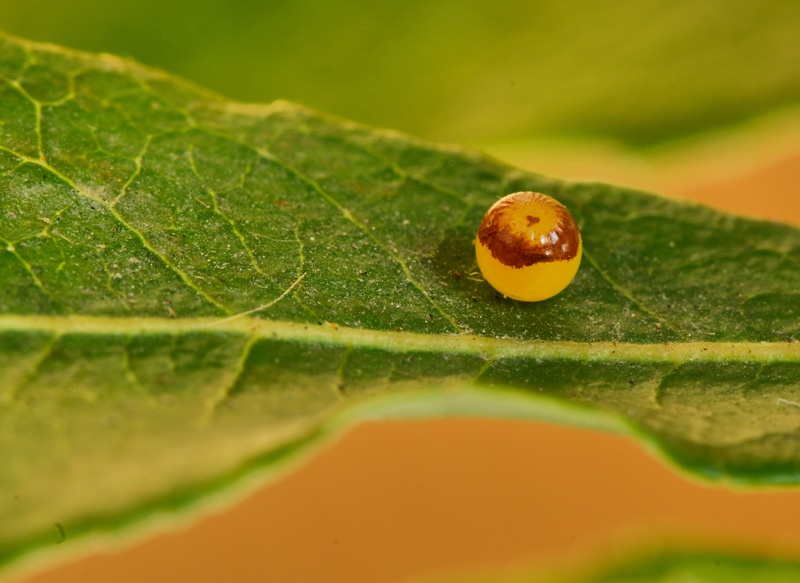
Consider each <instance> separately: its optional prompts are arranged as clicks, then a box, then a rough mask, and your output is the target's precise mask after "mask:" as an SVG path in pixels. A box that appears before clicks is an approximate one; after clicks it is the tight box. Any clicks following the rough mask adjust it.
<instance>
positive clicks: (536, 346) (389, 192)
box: [0, 40, 800, 563]
mask: <svg viewBox="0 0 800 583" xmlns="http://www.w3.org/2000/svg"><path fill="white" fill-rule="evenodd" d="M520 190H534V191H540V192H544V193H546V194H550V195H552V196H554V197H555V198H557V199H559V200H561V201H562V202H563V203H564V204H565V205H566V206H567V207H568V208H569V209H570V211H571V212H572V213H573V214H574V216H575V218H576V219H577V221H578V223H579V225H580V227H581V229H582V233H583V241H584V260H583V264H582V265H581V268H580V270H579V272H578V274H577V276H576V278H575V280H574V281H573V283H572V284H571V285H570V286H569V287H568V288H567V289H566V290H565V291H564V292H563V293H561V294H560V295H558V296H556V297H555V298H552V299H550V300H547V301H544V302H540V303H520V302H514V301H511V300H509V299H506V298H504V297H502V296H501V295H500V294H498V293H497V292H495V291H494V290H493V289H492V288H491V287H490V286H489V285H488V284H487V283H486V282H485V281H484V280H483V278H482V276H481V274H480V273H479V271H478V269H477V265H476V261H475V255H474V247H473V245H474V243H473V240H474V237H475V233H476V230H477V228H478V225H479V224H480V221H481V219H482V217H483V215H484V213H485V212H486V210H487V209H488V208H489V207H490V206H491V205H492V204H493V203H494V201H496V200H497V199H498V198H499V197H501V196H503V195H505V194H508V193H510V192H515V191H520ZM799 262H800V232H798V230H797V229H794V228H791V227H788V226H782V225H777V224H769V223H764V222H757V221H749V220H746V219H742V218H736V217H731V216H729V215H726V214H723V213H719V212H716V211H713V210H711V209H706V208H702V207H698V206H694V205H689V204H684V203H679V202H675V201H669V200H666V199H662V198H658V197H655V196H651V195H647V194H643V193H639V192H634V191H630V190H625V189H622V188H616V187H611V186H606V185H598V184H571V183H567V182H563V181H559V180H556V179H551V178H546V177H542V176H537V175H533V174H528V173H523V172H521V171H518V170H515V169H513V168H509V167H507V166H505V165H503V164H501V163H499V162H497V161H494V160H491V159H489V158H487V157H485V156H482V155H479V154H476V153H472V152H468V151H464V150H461V149H457V148H447V147H441V146H436V145H432V144H426V143H421V142H419V141H417V140H414V139H412V138H409V137H407V136H401V135H398V134H395V133H392V132H386V131H378V130H374V129H370V128H366V127H362V126H358V125H356V124H353V123H349V122H345V121H341V120H335V119H331V118H329V117H326V116H324V115H321V114H317V113H314V112H310V111H307V110H305V109H303V108H300V107H298V106H294V105H291V104H287V103H275V104H272V105H270V106H248V105H242V104H236V103H231V102H228V101H226V100H224V99H222V98H220V97H218V96H214V95H210V94H208V93H206V92H204V91H202V90H200V89H197V88H195V87H192V86H190V85H188V84H186V83H184V82H182V81H181V80H179V79H175V78H172V77H170V76H168V75H166V74H163V73H158V72H153V71H149V70H146V69H143V68H141V67H139V66H137V65H135V64H132V63H129V62H126V61H122V60H119V59H116V58H113V57H108V56H103V57H95V56H91V55H84V54H76V53H71V52H68V51H64V50H61V49H57V48H54V47H43V46H38V45H33V44H28V43H24V42H22V41H16V40H6V41H4V42H3V43H2V44H0V459H2V460H3V463H2V464H0V524H2V526H3V528H1V529H0V563H3V562H7V561H10V560H11V559H12V558H14V557H16V556H19V555H21V554H23V553H24V552H25V551H26V550H28V549H30V548H34V547H39V546H41V545H45V544H51V543H52V535H53V533H52V530H53V526H52V525H53V524H54V523H55V522H58V523H60V524H62V525H63V526H64V528H65V529H66V531H67V532H68V533H69V536H70V537H76V536H78V535H79V534H81V533H85V532H89V531H90V530H92V529H100V528H113V527H115V526H117V525H119V524H121V523H124V522H125V521H134V520H136V519H138V518H141V517H143V516H146V515H147V514H148V513H149V512H152V511H153V510H155V509H158V508H164V507H175V506H181V505H184V504H188V503H189V502H190V501H191V500H193V499H195V498H197V497H199V496H201V495H203V493H205V492H208V491H210V490H212V489H214V488H220V487H223V486H226V485H228V484H230V483H232V482H233V481H234V480H235V479H237V478H238V477H240V476H242V475H244V474H246V473H248V472H251V471H253V470H254V468H257V467H261V468H263V467H266V468H268V469H272V464H274V463H276V460H277V459H278V458H282V457H284V456H287V455H289V454H290V453H294V452H295V451H296V450H297V449H298V448H299V447H300V445H303V444H306V443H308V442H310V441H313V440H315V439H318V438H319V437H320V436H321V435H324V434H326V433H327V434H330V433H334V432H335V431H336V430H337V429H338V428H340V427H341V426H342V425H343V424H345V423H346V422H351V421H353V420H357V419H362V418H364V417H370V416H372V417H381V416H431V415H454V414H477V415H490V414H492V415H494V414H502V415H512V416H517V417H527V418H537V419H540V418H552V417H557V418H559V419H562V420H563V419H569V420H570V421H574V420H575V419H576V418H579V419H580V421H579V422H586V423H590V424H603V425H604V426H610V427H614V428H616V429H618V430H621V431H630V432H633V433H635V434H638V435H640V436H642V437H643V438H644V439H646V440H648V441H650V442H652V443H653V444H654V445H655V446H656V447H659V448H661V449H662V450H663V451H664V452H665V453H666V454H667V455H668V456H669V457H671V458H672V459H676V460H679V461H680V462H682V463H683V465H684V466H685V467H688V468H690V469H692V470H695V471H697V472H700V473H702V474H704V475H706V476H713V477H718V476H725V477H730V478H731V479H736V480H740V481H742V482H748V481H750V482H769V483H775V482H795V483H796V482H797V481H798V480H800V456H798V453H797V452H798V451H800V449H799V448H798V447H797V444H796V443H795V442H796V438H795V437H794V435H795V434H796V428H797V427H799V426H800V395H799V394H798V391H800V386H798V385H799V383H800V368H799V367H800V364H798V363H799V362H800V354H799V353H798V351H797V344H796V343H793V342H794V340H795V339H796V338H797V335H798V329H799V327H800V310H799V309H798V308H800V303H799V300H798V298H799V297H800V296H798V292H797V290H798V289H800V269H798V265H799ZM734 343H736V344H734ZM378 396H383V397H384V398H382V399H377V398H375V397H378ZM558 403H560V404H559V405H557V404H558ZM393 407H394V408H393ZM556 409H557V410H558V412H557V413H553V411H554V410H556ZM587 411H590V412H594V416H592V421H586V419H587V418H588V416H587V413H586V412H587ZM598 411H602V412H603V413H602V414H601V413H598ZM56 490H57V491H56ZM54 492H55V493H54Z"/></svg>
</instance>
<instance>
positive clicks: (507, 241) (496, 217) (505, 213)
mask: <svg viewBox="0 0 800 583" xmlns="http://www.w3.org/2000/svg"><path fill="white" fill-rule="evenodd" d="M522 204H528V205H530V204H537V205H545V206H547V207H549V209H550V210H551V211H552V212H554V213H555V215H556V220H555V224H554V225H553V227H552V228H551V229H549V230H546V231H545V230H541V226H543V225H540V223H541V219H540V218H539V217H534V216H533V215H527V216H526V222H527V227H528V228H524V225H520V221H519V220H513V218H514V217H513V213H514V212H515V210H516V209H515V207H517V205H522ZM517 212H518V211H517ZM531 219H539V220H533V221H532V220H531ZM536 225H540V229H536V228H535V227H536ZM520 227H523V228H520ZM531 235H534V236H533V237H532V236H531ZM542 235H544V239H545V242H542V238H543V237H542ZM478 240H479V241H480V243H481V245H483V246H484V247H486V248H487V249H489V251H490V252H491V254H492V257H494V258H495V259H497V260H498V261H500V262H501V263H503V264H504V265H508V266H509V267H516V268H522V267H527V266H529V265H534V264H535V263H544V262H550V261H569V260H570V259H573V258H574V257H575V256H576V255H577V254H578V247H579V242H580V232H579V231H578V225H577V224H576V223H575V219H573V218H572V215H571V214H570V212H569V211H568V210H567V209H566V207H565V206H564V205H562V204H561V203H559V202H558V201H556V200H554V199H552V198H550V197H549V196H546V195H543V194H540V193H538V192H516V193H514V194H509V195H508V196H506V197H504V198H501V199H500V200H499V201H497V202H496V203H495V204H494V206H492V208H490V209H489V212H488V213H486V216H485V217H483V221H481V226H480V228H479V229H478Z"/></svg>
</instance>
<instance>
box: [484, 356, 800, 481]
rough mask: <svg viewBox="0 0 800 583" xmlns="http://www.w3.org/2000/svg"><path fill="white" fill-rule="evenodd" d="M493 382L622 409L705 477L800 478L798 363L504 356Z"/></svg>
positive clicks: (489, 374) (487, 377)
mask: <svg viewBox="0 0 800 583" xmlns="http://www.w3.org/2000/svg"><path fill="white" fill-rule="evenodd" d="M479 382H480V383H481V384H485V385H488V386H490V387H495V388H500V387H513V388H517V389H521V390H524V391H528V392H531V393H534V394H539V395H547V396H552V397H556V398H558V399H562V400H566V401H570V402H574V403H582V404H586V405H591V406H593V407H599V408H601V409H607V410H612V411H615V412H618V413H621V414H622V415H623V416H624V417H625V418H626V419H629V420H631V421H632V422H633V424H634V426H635V427H636V430H637V431H640V432H642V433H643V434H644V435H647V436H657V447H659V448H660V449H662V450H663V451H664V453H665V454H666V455H668V456H669V457H671V458H673V459H677V460H679V461H680V462H681V463H682V464H683V465H684V466H686V467H689V468H691V469H693V470H694V471H696V472H698V473H701V474H705V475H706V476H709V477H721V476H728V477H730V476H741V477H743V476H749V478H751V479H752V478H756V477H758V478H759V479H764V480H766V481H770V479H773V480H775V481H778V482H791V481H794V480H796V479H797V477H798V475H800V454H798V451H800V450H798V448H797V443H798V438H797V435H796V428H797V427H798V426H800V363H797V362H790V363H786V362H784V363H769V364H765V363H761V364H757V363H751V362H740V363H731V362H724V363H721V362H702V363H693V362H688V363H683V364H672V363H668V362H664V363H658V362H656V363H631V362H624V361H616V362H614V361H611V362H607V363H601V362H596V363H591V362H588V363H579V362H575V361H574V360H558V359H557V360H549V359H541V358H539V359H534V358H523V359H518V358H515V359H501V360H498V361H496V362H494V363H493V364H492V366H491V367H490V368H489V369H488V370H487V371H486V372H485V373H484V374H483V375H482V376H481V377H480V379H479Z"/></svg>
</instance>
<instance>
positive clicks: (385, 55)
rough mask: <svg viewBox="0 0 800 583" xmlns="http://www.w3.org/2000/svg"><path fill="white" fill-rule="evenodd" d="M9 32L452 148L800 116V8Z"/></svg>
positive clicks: (60, 11)
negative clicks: (799, 108) (793, 112)
mask: <svg viewBox="0 0 800 583" xmlns="http://www.w3.org/2000/svg"><path fill="white" fill-rule="evenodd" d="M33 14H35V15H36V16H39V15H46V16H47V17H32V15H33ZM187 15H191V16H190V17H187ZM176 22H181V25H180V26H176V25H175V23H176ZM3 27H4V28H5V29H6V30H9V31H11V32H14V33H16V34H19V35H22V36H25V37H29V38H39V39H47V40H52V41H57V42H60V43H63V44H67V45H70V46H77V47H80V48H84V49H87V50H102V51H111V52H114V53H117V54H124V55H132V56H135V57H136V58H137V59H139V60H141V61H143V62H146V63H149V64H152V65H156V66H159V67H163V68H166V69H167V70H170V71H173V72H178V73H180V74H182V75H184V76H186V77H188V78H190V79H193V80H195V81H197V82H199V83H202V84H204V85H206V86H208V87H212V88H214V89H216V90H219V91H223V92H224V93H225V94H226V95H230V96H233V97H236V98H239V99H246V100H253V101H265V100H272V99H274V98H276V97H281V98H291V99H292V100H294V101H299V102H301V103H305V104H308V105H311V106H314V107H317V108H320V109H323V110H325V111H332V112H336V113H337V114H340V115H344V116H347V117H351V118H353V119H358V120H361V121H365V122H369V123H371V124H377V125H381V126H388V127H394V128H402V129H404V130H406V131H410V132H413V133H415V134H418V135H422V136H425V137H428V138H431V139H436V140H446V141H452V142H457V143H464V142H467V143H483V144H486V143H497V142H498V141H500V142H508V141H512V142H514V141H518V140H527V139H537V138H541V136H542V134H547V135H556V136H560V135H564V134H567V135H570V136H579V137H600V138H603V139H612V140H619V141H622V142H624V143H627V144H630V145H636V146H647V145H651V144H657V143H663V142H665V141H669V140H674V139H678V138H682V137H686V136H691V135H693V134H696V133H697V132H703V131H715V130H718V129H719V128H721V127H722V128H724V127H726V126H730V125H732V124H739V123H742V122H743V121H746V120H748V119H751V118H753V117H756V116H759V115H763V114H765V113H770V112H773V111H775V110H778V109H781V108H786V107H796V105H797V103H798V101H800V60H798V59H796V58H794V56H795V55H796V54H797V52H798V42H797V39H798V38H800V3H798V2H796V1H795V0H761V1H760V2H736V3H733V2H729V1H726V0H704V1H703V2H702V3H699V2H689V1H685V0H684V1H681V2H664V1H663V0H637V2H630V1H629V0H606V2H604V3H603V9H602V10H598V9H597V4H596V2H593V1H592V0H566V1H565V0H561V1H556V0H545V1H538V2H530V1H528V0H504V1H503V2H478V1H468V2H464V1H463V0H439V1H438V2H426V1H425V0H389V1H386V2H380V3H376V2H373V1H371V0H340V1H338V2H309V1H304V2H285V3H281V5H280V7H279V8H275V7H274V6H273V5H272V4H264V3H263V2H258V1H255V0H234V1H232V2H226V3H220V2H218V1H217V0H173V1H171V2H163V1H161V0H121V1H120V2H116V3H113V4H110V3H108V2H107V1H105V0H81V2H75V3H70V4H69V5H65V4H64V3H63V2H62V1H60V0H37V2H36V4H35V8H32V7H31V3H30V1H29V0H4V1H3Z"/></svg>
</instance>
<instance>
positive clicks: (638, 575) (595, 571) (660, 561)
mask: <svg viewBox="0 0 800 583" xmlns="http://www.w3.org/2000/svg"><path fill="white" fill-rule="evenodd" d="M613 554H614V553H612V555H613ZM615 559H616V560H615ZM798 577H800V562H798V561H797V560H792V559H786V558H774V557H772V558H771V557H763V556H762V557H758V556H745V555H742V556H737V555H735V554H730V553H726V552H714V551H681V550H669V549H665V550H650V551H648V552H646V553H642V552H636V553H635V554H634V556H627V557H624V558H622V559H621V558H620V557H618V556H615V557H614V559H611V560H609V558H608V557H604V558H603V560H602V561H601V562H600V565H596V566H594V567H593V568H590V569H588V570H587V569H586V568H585V566H584V567H583V568H579V569H577V570H576V569H575V568H574V566H572V568H569V569H563V568H562V569H561V570H560V571H559V570H556V571H554V572H551V573H548V574H546V575H543V574H539V573H533V574H524V573H523V574H516V575H514V574H512V575H502V574H497V573H496V574H492V575H491V576H490V577H486V576H480V575H478V576H470V575H467V576H464V577H458V576H457V577H453V578H443V579H441V581H442V582H443V583H444V582H445V581H446V582H447V583H482V582H485V581H491V582H492V583H670V582H675V581H691V582H693V583H718V582H720V581H724V582H725V583H738V582H741V583H749V582H750V581H759V582H760V583H791V582H793V581H797V578H798ZM432 580H433V579H432Z"/></svg>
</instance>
